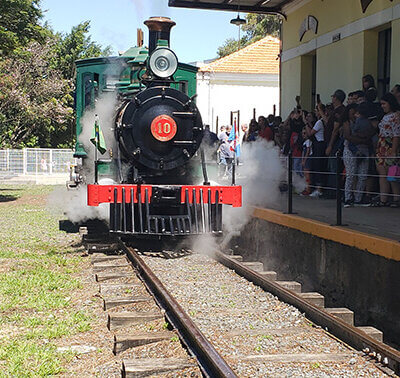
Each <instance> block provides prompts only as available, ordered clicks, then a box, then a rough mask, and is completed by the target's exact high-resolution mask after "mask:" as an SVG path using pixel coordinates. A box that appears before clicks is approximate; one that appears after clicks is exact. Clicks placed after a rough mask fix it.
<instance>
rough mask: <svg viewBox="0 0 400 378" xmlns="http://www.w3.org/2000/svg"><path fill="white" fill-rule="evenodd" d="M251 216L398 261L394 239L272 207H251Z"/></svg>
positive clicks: (399, 248)
mask: <svg viewBox="0 0 400 378" xmlns="http://www.w3.org/2000/svg"><path fill="white" fill-rule="evenodd" d="M253 217H255V218H259V219H263V220H266V221H268V222H271V223H275V224H279V225H281V226H286V227H289V228H292V229H295V230H299V231H302V232H305V233H308V234H311V235H314V236H317V237H319V238H322V239H325V240H331V241H334V242H337V243H341V244H344V245H348V246H350V247H356V248H358V249H360V250H365V251H367V252H369V253H372V254H374V255H378V256H382V257H385V258H387V259H390V260H394V261H400V243H399V242H398V241H396V240H392V239H388V238H383V237H379V236H375V235H369V234H366V233H363V232H359V231H355V230H352V229H350V228H344V227H338V226H331V225H329V224H327V223H323V222H320V221H316V220H312V219H308V218H302V217H300V216H297V215H292V214H283V213H281V212H279V211H276V210H272V209H264V208H259V207H255V208H253Z"/></svg>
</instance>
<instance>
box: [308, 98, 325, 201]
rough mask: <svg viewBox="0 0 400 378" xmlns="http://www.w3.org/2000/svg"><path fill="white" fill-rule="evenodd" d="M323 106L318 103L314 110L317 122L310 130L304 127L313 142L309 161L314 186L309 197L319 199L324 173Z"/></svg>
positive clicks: (309, 127)
mask: <svg viewBox="0 0 400 378" xmlns="http://www.w3.org/2000/svg"><path fill="white" fill-rule="evenodd" d="M325 111H326V109H325V105H323V104H321V103H319V104H318V105H317V108H316V112H317V118H318V120H317V122H316V123H315V125H314V126H313V127H312V128H311V126H310V125H306V132H307V136H308V137H309V138H312V141H313V146H312V147H313V158H312V159H311V160H312V161H311V171H312V182H313V185H314V186H315V189H314V190H313V192H312V193H311V194H310V196H311V197H320V196H322V189H321V187H322V186H323V183H324V172H325V166H326V164H325V162H326V161H325V159H324V157H325V150H326V143H325V139H324V129H325V124H324V117H325V115H326V113H325Z"/></svg>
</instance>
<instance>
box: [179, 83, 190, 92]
mask: <svg viewBox="0 0 400 378" xmlns="http://www.w3.org/2000/svg"><path fill="white" fill-rule="evenodd" d="M178 88H179V90H180V91H181V92H183V93H185V94H188V82H187V81H186V80H182V81H180V82H179V84H178Z"/></svg>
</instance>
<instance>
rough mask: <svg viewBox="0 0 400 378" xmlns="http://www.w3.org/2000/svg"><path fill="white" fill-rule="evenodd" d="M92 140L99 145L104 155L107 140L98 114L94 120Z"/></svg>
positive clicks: (98, 147)
mask: <svg viewBox="0 0 400 378" xmlns="http://www.w3.org/2000/svg"><path fill="white" fill-rule="evenodd" d="M90 141H91V142H92V143H93V144H94V145H95V146H96V147H97V149H98V150H99V152H100V153H101V154H102V155H103V154H104V153H105V152H106V151H107V147H106V142H105V140H104V136H103V132H102V131H101V128H100V125H99V118H98V117H97V115H96V118H95V121H94V127H93V131H92V137H91V138H90Z"/></svg>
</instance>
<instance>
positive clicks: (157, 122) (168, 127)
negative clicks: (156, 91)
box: [151, 114, 176, 142]
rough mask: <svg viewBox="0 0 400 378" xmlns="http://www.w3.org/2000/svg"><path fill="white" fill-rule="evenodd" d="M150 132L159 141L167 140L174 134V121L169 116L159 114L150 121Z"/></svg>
mask: <svg viewBox="0 0 400 378" xmlns="http://www.w3.org/2000/svg"><path fill="white" fill-rule="evenodd" d="M151 133H152V134H153V137H154V138H156V139H157V140H159V141H160V142H168V141H169V140H171V139H172V138H173V137H174V136H175V134H176V122H175V121H174V120H173V118H171V117H170V116H167V115H165V114H163V115H159V116H158V117H156V118H154V119H153V122H152V123H151Z"/></svg>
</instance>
